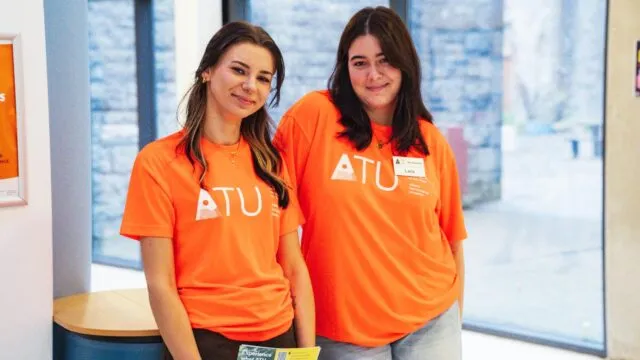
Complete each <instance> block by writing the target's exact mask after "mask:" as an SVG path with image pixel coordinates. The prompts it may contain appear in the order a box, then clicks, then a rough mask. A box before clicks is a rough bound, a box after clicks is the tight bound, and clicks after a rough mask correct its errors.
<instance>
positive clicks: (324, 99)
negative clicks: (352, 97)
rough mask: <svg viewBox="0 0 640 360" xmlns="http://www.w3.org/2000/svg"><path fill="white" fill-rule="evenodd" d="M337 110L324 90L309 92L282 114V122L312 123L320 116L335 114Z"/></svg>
mask: <svg viewBox="0 0 640 360" xmlns="http://www.w3.org/2000/svg"><path fill="white" fill-rule="evenodd" d="M337 111H338V110H337V108H336V107H335V105H334V104H333V101H331V95H329V92H328V91H326V90H317V91H311V92H309V93H307V94H305V95H304V96H302V97H301V98H300V99H298V101H296V102H295V103H294V104H293V105H292V106H291V107H290V108H289V109H288V110H287V112H286V113H285V114H284V116H283V120H284V119H286V118H293V119H295V120H296V121H303V122H304V121H312V120H314V119H316V120H317V119H318V118H319V117H320V116H325V115H328V114H337Z"/></svg>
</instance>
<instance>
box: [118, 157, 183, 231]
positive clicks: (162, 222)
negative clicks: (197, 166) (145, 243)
mask: <svg viewBox="0 0 640 360" xmlns="http://www.w3.org/2000/svg"><path fill="white" fill-rule="evenodd" d="M153 150H155V149H150V148H145V149H143V150H142V151H141V152H140V153H139V154H138V156H137V157H136V160H135V162H134V165H133V170H132V171H131V179H130V181H129V189H128V192H127V200H126V202H125V208H124V214H123V216H122V225H121V227H120V234H121V235H122V236H126V237H129V238H131V239H134V240H139V239H140V238H142V237H163V238H172V237H173V228H174V223H175V212H174V207H173V202H172V199H171V192H170V188H169V185H168V179H167V178H166V175H165V173H166V167H167V166H166V161H162V160H161V157H160V156H158V154H156V153H154V152H153Z"/></svg>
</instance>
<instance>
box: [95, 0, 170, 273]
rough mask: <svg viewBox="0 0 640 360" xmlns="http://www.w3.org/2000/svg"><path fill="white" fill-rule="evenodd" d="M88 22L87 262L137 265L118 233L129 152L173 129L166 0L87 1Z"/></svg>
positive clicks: (134, 249) (134, 250)
mask: <svg viewBox="0 0 640 360" xmlns="http://www.w3.org/2000/svg"><path fill="white" fill-rule="evenodd" d="M88 20H89V60H90V76H91V77H90V89H91V122H92V163H93V167H92V187H93V194H92V196H93V236H92V238H93V260H94V261H95V262H99V263H105V264H109V265H119V266H125V267H132V268H139V267H140V250H139V245H138V243H136V242H135V241H132V240H128V239H124V238H122V237H121V236H120V235H119V234H118V232H119V229H120V221H121V218H122V212H123V209H124V201H125V198H126V193H127V187H128V183H129V176H130V172H131V167H132V165H133V161H134V159H135V156H136V154H137V153H138V151H139V149H140V148H141V147H142V146H144V145H145V144H147V143H148V142H149V141H152V140H154V139H155V138H157V137H158V136H163V135H165V134H167V133H169V132H172V131H173V130H175V128H176V125H177V122H176V119H175V108H176V96H175V79H174V50H173V49H174V44H173V0H155V1H151V0H90V1H89V19H88ZM139 64H141V65H139Z"/></svg>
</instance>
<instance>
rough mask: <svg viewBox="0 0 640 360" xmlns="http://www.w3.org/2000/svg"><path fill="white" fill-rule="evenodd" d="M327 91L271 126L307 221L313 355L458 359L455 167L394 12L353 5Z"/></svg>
mask: <svg viewBox="0 0 640 360" xmlns="http://www.w3.org/2000/svg"><path fill="white" fill-rule="evenodd" d="M328 87H329V89H328V90H327V91H315V92H312V93H310V94H307V95H305V96H304V97H303V98H302V99H300V100H299V101H298V102H297V103H296V104H294V105H293V106H292V107H291V108H290V109H289V111H288V112H287V113H286V114H285V115H284V117H283V119H282V121H281V122H280V126H279V129H278V131H277V133H276V144H277V146H278V147H280V148H281V149H282V152H283V156H284V158H285V160H286V162H287V164H288V165H289V166H290V170H289V173H290V174H291V176H292V178H294V182H296V185H297V189H298V196H299V199H300V204H301V208H302V211H303V214H304V215H305V217H306V223H305V225H304V226H303V231H302V251H303V255H304V257H305V260H306V262H307V266H308V268H309V273H310V276H311V281H312V284H313V290H314V293H315V302H316V307H317V314H318V316H317V329H316V331H317V334H318V338H317V343H318V345H319V346H320V347H322V352H321V354H320V358H321V359H323V360H360V359H362V360H365V359H366V360H373V359H375V360H418V359H433V360H459V359H460V356H461V355H460V353H461V349H460V347H461V345H460V344H461V340H460V337H461V326H460V313H461V308H462V304H463V292H462V290H463V284H464V256H463V250H462V240H463V239H465V238H466V236H467V234H466V230H465V225H464V220H463V212H462V202H461V195H460V188H459V183H458V174H457V171H456V164H455V159H454V156H453V151H452V150H451V147H450V146H449V144H448V143H447V141H446V139H445V138H444V136H443V135H442V134H441V133H440V131H439V130H438V129H437V128H436V127H435V126H434V125H433V123H432V117H431V114H430V113H429V111H428V110H427V108H426V107H425V105H424V103H423V100H422V96H421V93H420V61H419V59H418V55H417V53H416V50H415V47H414V45H413V42H412V41H411V36H410V35H409V31H408V29H407V28H406V26H405V25H404V23H403V21H402V19H401V18H400V17H399V16H398V15H397V14H395V13H394V12H393V11H392V10H391V9H389V8H386V7H376V8H365V9H362V10H361V11H359V12H357V13H356V14H355V15H354V16H353V17H352V18H351V20H350V21H349V23H348V24H347V26H346V27H345V29H344V31H343V33H342V36H341V38H340V43H339V46H338V53H337V57H336V64H335V68H334V71H333V74H332V76H331V78H330V80H329V86H328Z"/></svg>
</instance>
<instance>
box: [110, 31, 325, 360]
mask: <svg viewBox="0 0 640 360" xmlns="http://www.w3.org/2000/svg"><path fill="white" fill-rule="evenodd" d="M274 79H275V81H274ZM283 81H284V63H283V60H282V54H281V53H280V50H279V49H278V47H277V46H276V44H275V43H274V41H273V40H272V39H271V37H270V36H269V35H268V34H267V33H266V32H265V31H264V30H263V29H262V28H260V27H256V26H253V25H250V24H247V23H244V22H233V23H229V24H227V25H225V26H224V27H222V28H221V29H220V30H219V31H218V32H217V33H216V34H215V35H214V36H213V38H212V39H211V40H210V41H209V44H208V45H207V47H206V50H205V52H204V56H203V58H202V60H201V62H200V66H199V67H198V70H197V71H196V73H195V81H194V84H193V86H192V87H191V89H190V91H189V92H188V100H187V106H186V121H185V124H184V128H183V129H182V130H180V131H178V132H176V133H174V134H172V135H169V136H167V137H165V138H162V139H159V140H156V141H154V142H152V143H150V144H148V145H147V146H145V147H144V149H142V150H141V151H140V153H139V154H138V156H137V158H136V160H135V163H134V166H133V170H132V173H131V181H130V184H129V190H128V195H127V201H126V205H125V211H124V216H123V219H122V226H121V229H120V232H121V234H122V235H123V236H127V237H129V238H132V239H136V240H139V241H140V243H141V249H142V263H143V265H144V273H145V277H146V279H147V287H148V291H149V300H150V303H151V308H152V310H153V314H154V317H155V319H156V322H157V324H158V327H159V330H160V334H161V336H162V338H163V340H164V343H165V345H166V348H167V352H166V358H167V359H172V358H173V359H189V360H192V359H215V360H226V359H229V360H231V359H233V360H235V359H236V357H237V354H238V349H239V346H240V345H241V344H250V345H262V346H272V347H287V348H290V347H296V346H300V347H308V346H313V345H314V344H315V313H314V303H313V293H312V290H311V285H310V281H309V275H308V272H307V268H306V265H305V263H304V259H303V258H302V255H301V252H300V248H299V243H298V233H297V230H298V226H299V225H300V224H301V223H302V215H301V213H300V210H299V207H298V204H297V200H296V196H295V194H294V193H293V192H292V191H290V190H289V188H290V179H289V176H288V174H287V170H286V167H285V166H284V164H283V161H282V158H281V156H280V155H279V153H278V151H277V150H276V148H275V147H274V146H273V144H272V143H271V141H270V139H271V135H272V134H271V129H272V128H271V127H270V126H271V124H270V118H269V116H268V114H267V110H266V109H265V103H266V101H267V98H268V96H269V94H270V93H271V91H272V90H273V92H274V94H273V95H274V97H273V101H275V103H277V102H278V101H279V98H280V88H281V86H282V83H283ZM272 83H273V89H272ZM294 325H295V326H294ZM294 328H295V331H294Z"/></svg>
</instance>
